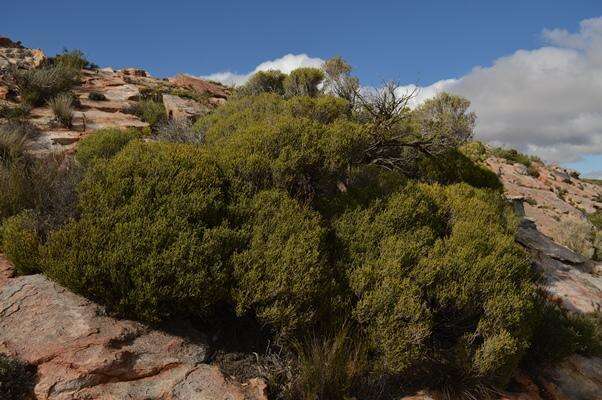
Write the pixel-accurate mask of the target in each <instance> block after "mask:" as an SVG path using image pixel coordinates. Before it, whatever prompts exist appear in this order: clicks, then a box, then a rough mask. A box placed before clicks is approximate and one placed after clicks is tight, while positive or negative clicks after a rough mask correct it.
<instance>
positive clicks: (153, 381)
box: [0, 256, 266, 400]
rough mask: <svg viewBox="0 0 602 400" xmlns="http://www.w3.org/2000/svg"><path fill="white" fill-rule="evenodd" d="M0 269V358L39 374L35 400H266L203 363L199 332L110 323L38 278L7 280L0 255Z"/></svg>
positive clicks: (257, 388)
mask: <svg viewBox="0 0 602 400" xmlns="http://www.w3.org/2000/svg"><path fill="white" fill-rule="evenodd" d="M0 266H2V269H3V271H2V272H3V275H1V276H2V280H0V283H1V282H2V281H4V284H3V285H2V287H1V288H0V351H1V352H3V353H8V354H9V355H11V356H14V357H18V358H20V359H22V360H24V361H26V362H28V363H31V364H34V365H36V366H37V367H38V381H37V384H36V386H35V395H36V398H37V399H41V400H79V399H81V400H84V399H107V400H108V399H126V398H127V399H130V400H137V399H139V400H143V399H144V400H146V399H171V400H209V399H212V400H213V399H224V400H226V399H229V400H243V399H250V400H259V399H266V397H265V393H264V392H265V384H264V383H263V381H261V380H258V379H255V380H251V381H249V382H247V383H246V384H240V383H237V382H235V381H231V380H229V379H227V378H226V377H224V375H223V374H222V373H221V372H220V371H219V369H218V368H217V367H215V366H211V365H208V364H205V363H204V361H205V359H206V356H207V347H206V346H205V345H204V344H203V341H202V335H200V334H199V333H198V332H192V333H194V337H195V339H198V340H195V341H194V342H192V341H191V340H187V339H185V338H183V337H180V336H176V335H173V334H170V333H166V332H163V331H158V330H153V329H150V328H148V327H146V326H144V325H142V324H140V323H137V322H134V321H128V320H117V319H114V318H111V317H108V316H106V315H105V314H104V311H103V309H102V308H101V307H99V306H97V305H95V304H94V303H92V302H90V301H88V300H86V299H84V298H82V297H80V296H77V295H75V294H73V293H71V292H69V291H67V290H66V289H64V288H63V287H61V286H60V285H57V284H55V283H53V282H51V281H49V280H48V279H47V278H46V277H44V276H42V275H30V276H23V277H17V278H9V277H8V276H9V275H10V274H9V273H8V272H7V268H8V264H7V263H5V260H3V259H2V258H1V256H0ZM4 272H7V273H6V274H4Z"/></svg>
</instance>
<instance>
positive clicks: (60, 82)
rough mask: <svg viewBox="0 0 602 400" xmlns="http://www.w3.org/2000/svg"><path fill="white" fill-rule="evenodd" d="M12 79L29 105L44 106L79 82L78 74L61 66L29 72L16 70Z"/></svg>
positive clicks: (74, 70) (72, 69)
mask: <svg viewBox="0 0 602 400" xmlns="http://www.w3.org/2000/svg"><path fill="white" fill-rule="evenodd" d="M12 79H13V81H14V83H15V85H16V87H17V90H18V91H19V94H20V95H21V99H22V100H23V101H24V102H25V103H26V104H29V105H32V106H41V105H44V104H45V103H46V102H47V101H48V100H50V99H51V98H52V97H54V96H56V95H57V94H59V93H63V92H67V91H69V90H70V89H71V88H72V87H73V86H75V85H76V84H77V82H79V72H78V71H77V70H76V69H74V68H70V67H65V66H63V65H54V66H47V67H43V68H38V69H31V70H16V71H13V73H12Z"/></svg>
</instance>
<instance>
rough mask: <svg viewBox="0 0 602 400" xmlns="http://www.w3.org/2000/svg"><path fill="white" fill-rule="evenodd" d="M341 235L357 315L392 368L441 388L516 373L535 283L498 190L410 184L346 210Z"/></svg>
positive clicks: (339, 224)
mask: <svg viewBox="0 0 602 400" xmlns="http://www.w3.org/2000/svg"><path fill="white" fill-rule="evenodd" d="M337 232H338V234H339V236H340V237H341V238H342V239H343V241H344V243H345V245H346V248H347V249H348V254H349V263H350V271H349V274H350V275H349V276H350V285H351V287H352V289H353V290H354V291H355V293H356V295H357V296H358V299H359V301H358V303H357V307H356V310H355V316H356V317H357V318H358V321H359V322H360V323H361V324H362V325H363V326H365V328H366V330H367V331H368V333H369V336H370V338H371V340H372V344H373V346H374V348H375V350H376V351H377V352H378V353H379V354H380V355H381V357H382V363H383V366H384V368H385V369H386V370H388V371H390V372H393V373H403V374H406V375H408V376H411V375H416V376H418V377H421V378H423V379H428V380H430V381H431V382H432V383H434V384H436V385H438V386H439V385H445V384H453V382H454V380H455V379H457V378H458V377H459V376H473V377H476V378H478V379H479V380H482V381H484V382H490V383H491V382H504V381H505V379H507V378H508V377H509V375H510V373H511V372H512V371H513V369H514V368H515V367H516V366H517V365H518V363H519V361H520V360H521V356H522V354H523V353H524V352H525V350H526V347H527V346H528V343H529V336H530V329H531V320H532V318H533V301H534V285H533V277H532V274H531V270H530V264H529V261H528V258H527V256H526V255H525V254H524V253H523V251H522V250H521V249H520V248H519V247H518V245H516V244H515V243H514V238H513V236H512V221H510V220H508V219H507V212H506V211H505V208H504V205H503V201H502V199H501V196H500V195H499V194H497V193H495V192H487V191H482V190H476V189H473V188H470V187H469V186H467V185H465V184H463V185H452V186H448V187H441V186H438V185H433V186H424V185H415V184H409V185H408V186H406V187H405V188H404V189H403V190H402V191H401V192H399V193H398V194H394V195H392V196H391V198H390V199H389V200H387V201H377V202H375V204H374V205H372V206H371V207H369V208H367V209H365V210H355V211H351V212H349V213H347V214H345V215H343V216H342V217H341V218H340V219H339V221H338V222H337ZM427 377H428V378H427Z"/></svg>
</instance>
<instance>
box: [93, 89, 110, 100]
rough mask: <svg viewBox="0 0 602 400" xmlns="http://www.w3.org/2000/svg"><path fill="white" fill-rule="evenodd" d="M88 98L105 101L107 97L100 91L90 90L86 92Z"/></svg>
mask: <svg viewBox="0 0 602 400" xmlns="http://www.w3.org/2000/svg"><path fill="white" fill-rule="evenodd" d="M88 98H89V99H90V100H92V101H106V100H107V97H106V96H105V95H104V94H102V93H101V92H97V91H95V90H94V91H92V92H90V94H88Z"/></svg>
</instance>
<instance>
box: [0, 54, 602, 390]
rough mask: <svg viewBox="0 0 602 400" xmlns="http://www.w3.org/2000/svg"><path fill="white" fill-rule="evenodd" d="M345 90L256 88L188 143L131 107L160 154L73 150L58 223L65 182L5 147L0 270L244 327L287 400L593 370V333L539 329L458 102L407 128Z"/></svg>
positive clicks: (159, 313)
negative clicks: (281, 374)
mask: <svg viewBox="0 0 602 400" xmlns="http://www.w3.org/2000/svg"><path fill="white" fill-rule="evenodd" d="M349 73H350V67H349V66H348V65H347V64H346V63H344V61H343V60H341V59H334V60H331V61H329V62H327V63H326V65H325V72H322V71H321V70H317V69H312V68H303V69H300V70H296V71H293V72H291V73H290V74H288V75H285V74H282V73H279V72H275V71H267V72H261V73H258V74H256V75H254V76H253V77H252V78H251V79H250V80H249V82H248V83H247V84H246V85H245V86H244V87H242V88H241V89H240V90H239V92H238V94H237V96H235V98H233V99H230V100H229V101H228V102H227V103H226V104H225V105H223V106H220V107H219V108H217V109H216V110H214V111H213V112H211V113H210V114H208V115H206V116H204V117H202V118H200V119H199V120H198V121H197V122H196V123H195V124H194V125H191V124H189V123H183V122H182V123H180V122H178V123H175V122H174V123H171V124H165V122H164V121H165V110H164V108H163V105H162V104H160V103H157V102H155V101H154V100H152V98H153V97H152V96H151V97H149V98H148V99H147V100H143V101H141V102H139V103H138V105H137V106H136V109H135V110H132V112H135V113H137V114H138V115H140V116H141V117H142V118H143V119H144V120H146V121H147V122H149V123H150V124H151V125H153V128H154V131H155V135H154V137H153V139H159V141H156V140H154V141H153V140H148V141H143V140H141V139H140V135H139V134H138V133H136V132H134V131H120V130H117V129H106V130H102V131H99V132H96V133H94V134H92V135H89V136H88V137H86V138H85V139H83V140H82V141H81V142H80V143H79V145H78V148H77V153H76V161H77V163H76V165H77V166H78V168H80V169H81V171H83V177H82V179H81V181H79V182H78V184H77V200H76V204H75V206H74V205H72V209H75V210H77V212H75V213H71V214H69V213H65V212H61V208H60V207H58V209H56V208H57V207H56V206H53V207H55V209H46V208H45V207H43V206H42V204H53V205H55V204H59V205H60V204H65V202H66V200H65V199H60V200H59V201H56V200H55V197H52V196H55V195H56V193H59V192H61V191H60V190H57V189H60V188H61V182H64V179H63V178H61V177H62V175H61V174H60V173H59V172H58V171H60V170H61V169H59V168H56V169H55V168H46V169H44V171H46V172H45V173H44V174H42V173H40V172H39V171H41V168H40V166H41V165H45V164H43V163H41V162H40V161H35V160H33V159H32V158H31V157H29V156H28V155H27V154H26V152H25V151H24V146H25V144H24V141H22V140H21V139H19V136H18V135H6V138H5V140H4V142H3V141H2V140H0V156H1V157H2V159H1V160H0V161H2V164H0V166H1V168H2V169H0V185H2V187H3V188H6V189H5V191H6V193H7V194H4V192H2V193H0V217H2V218H6V221H5V222H4V224H3V232H4V235H3V242H2V247H3V249H4V251H5V252H6V253H7V255H8V256H9V258H11V260H13V261H14V262H15V264H17V267H18V268H20V269H21V272H22V273H28V272H33V271H35V268H37V265H38V264H39V263H41V267H42V269H43V272H44V273H46V274H47V275H48V276H50V277H51V278H52V279H55V280H57V281H58V282H60V283H61V284H63V285H65V286H66V287H68V288H70V289H71V290H73V291H75V292H77V293H79V294H82V295H84V296H86V297H88V298H90V299H92V300H94V301H97V302H99V303H102V304H104V305H106V306H107V308H108V309H109V310H110V311H111V312H114V313H117V314H120V315H123V316H127V317H131V318H135V319H140V320H143V321H147V322H150V323H158V322H161V321H165V320H167V319H170V318H182V317H184V318H186V317H190V318H193V319H195V320H204V321H207V320H210V319H213V318H219V317H223V314H228V315H230V311H235V313H236V315H237V318H238V317H244V318H250V319H253V320H255V321H256V322H258V323H259V324H260V325H261V326H262V327H263V328H264V329H263V330H262V332H263V331H265V332H267V333H268V334H269V335H270V340H272V339H274V342H276V343H278V344H279V345H283V346H286V345H287V344H289V346H288V350H289V351H292V352H293V353H296V356H295V357H293V359H294V363H296V364H294V365H296V366H297V367H298V370H299V371H301V372H300V374H301V375H300V376H299V377H298V378H296V379H295V381H294V382H289V386H288V389H287V393H288V394H289V396H291V397H292V398H297V399H298V398H303V399H308V400H309V399H312V400H315V399H316V398H332V399H342V398H346V397H347V398H348V397H350V396H351V395H357V392H355V391H356V389H357V390H359V389H358V387H359V386H363V389H362V390H364V391H366V390H368V389H369V388H370V385H363V384H362V385H360V384H359V383H364V381H362V379H364V378H366V377H367V376H370V377H371V379H374V376H376V377H377V378H375V380H376V381H378V380H379V379H380V377H392V378H391V379H392V380H393V381H395V382H399V381H400V380H401V381H403V382H404V383H417V384H420V385H421V386H424V385H429V386H432V387H435V388H446V390H448V392H449V393H456V388H458V390H459V391H462V390H465V389H466V388H470V389H471V390H474V393H477V392H478V391H480V390H485V389H483V388H486V387H489V386H494V385H503V384H505V383H506V382H507V380H508V378H509V377H510V376H511V374H512V373H513V371H514V370H515V369H516V367H517V366H518V365H519V363H520V362H521V361H524V360H531V359H535V357H533V353H535V352H540V353H542V354H546V356H545V357H544V358H545V360H553V359H558V358H560V357H562V356H564V355H566V354H569V353H570V352H573V351H579V352H582V353H587V354H591V353H596V352H598V351H599V343H600V332H599V330H598V329H597V328H596V326H597V325H596V324H597V322H596V321H595V318H597V317H596V316H588V317H576V316H573V315H571V314H569V313H567V312H566V311H565V310H554V312H548V311H547V308H546V307H548V305H546V303H542V300H541V296H540V295H539V294H538V293H537V292H536V290H535V283H536V281H537V277H536V276H535V274H534V273H533V272H532V269H531V267H530V262H529V259H528V257H527V255H526V254H525V252H524V251H523V250H522V249H521V248H520V247H519V246H518V245H517V244H516V243H515V241H514V236H513V234H514V230H515V228H516V221H515V219H514V216H513V214H512V213H511V211H510V209H509V208H508V207H507V205H506V204H505V202H504V200H503V197H502V195H501V189H502V186H501V183H500V182H499V180H498V179H497V177H496V176H495V175H494V174H493V173H491V172H490V171H488V170H487V169H485V168H483V167H482V166H480V165H479V163H480V162H482V161H483V160H484V157H485V156H486V155H487V153H488V152H489V151H490V150H489V149H487V148H485V146H483V145H482V144H480V143H476V142H475V143H469V140H470V139H471V137H472V128H473V125H474V115H473V114H472V113H470V112H469V111H468V110H469V107H468V106H469V103H468V102H467V101H466V100H464V99H462V98H459V97H457V96H452V95H445V94H443V95H439V96H437V97H436V98H434V99H433V100H430V101H428V102H426V103H425V104H424V105H423V106H421V107H418V108H417V109H415V110H411V109H410V108H409V107H408V106H407V100H408V99H407V98H403V97H402V98H399V97H397V94H396V93H397V91H396V87H394V86H391V85H389V86H386V87H385V88H383V89H381V90H379V91H375V92H374V93H372V94H363V93H361V92H360V91H359V85H358V81H357V80H356V79H355V78H353V77H351V76H350V75H349ZM322 81H324V83H325V85H326V86H325V89H324V90H325V91H326V93H334V94H336V95H337V96H334V95H330V94H325V92H323V91H322V90H321V89H320V83H322ZM1 138H2V136H0V139H1ZM511 156H512V155H511ZM513 157H514V156H513ZM515 158H516V157H515ZM74 169H75V170H79V169H77V168H74ZM48 171H55V172H52V174H50V175H49V173H48ZM37 180H39V181H40V182H41V183H40V184H38V182H37ZM74 180H75V181H77V179H75V178H74ZM69 182H72V181H69ZM32 187H35V188H41V189H36V190H35V191H34V192H31V193H30V192H29V191H30V190H31V188H32ZM67 187H69V188H72V186H69V185H67ZM40 190H43V192H40ZM70 190H71V189H70ZM67 192H68V193H72V190H71V191H69V190H68V191H67ZM45 193H48V194H45ZM49 196H51V198H49ZM72 201H73V200H72ZM23 210H29V211H23ZM49 221H50V222H49ZM38 250H39V253H38ZM232 315H234V313H232ZM232 318H234V316H232ZM558 321H560V322H558ZM308 332H315V333H316V337H315V340H307V339H308V338H307V333H308ZM324 332H342V333H340V334H335V335H328V334H324ZM544 332H545V333H548V335H546V336H544V335H543V333H544ZM560 342H562V343H565V344H566V346H563V347H561V346H557V345H556V343H560ZM290 343H295V345H292V346H290ZM556 347H557V348H556ZM346 349H348V350H349V351H345V350H346ZM326 366H327V367H326ZM318 377H319V378H320V379H319V380H317V378H318ZM383 379H384V378H383ZM352 392H353V393H352ZM479 393H480V392H479ZM359 398H363V396H360V397H359Z"/></svg>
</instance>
